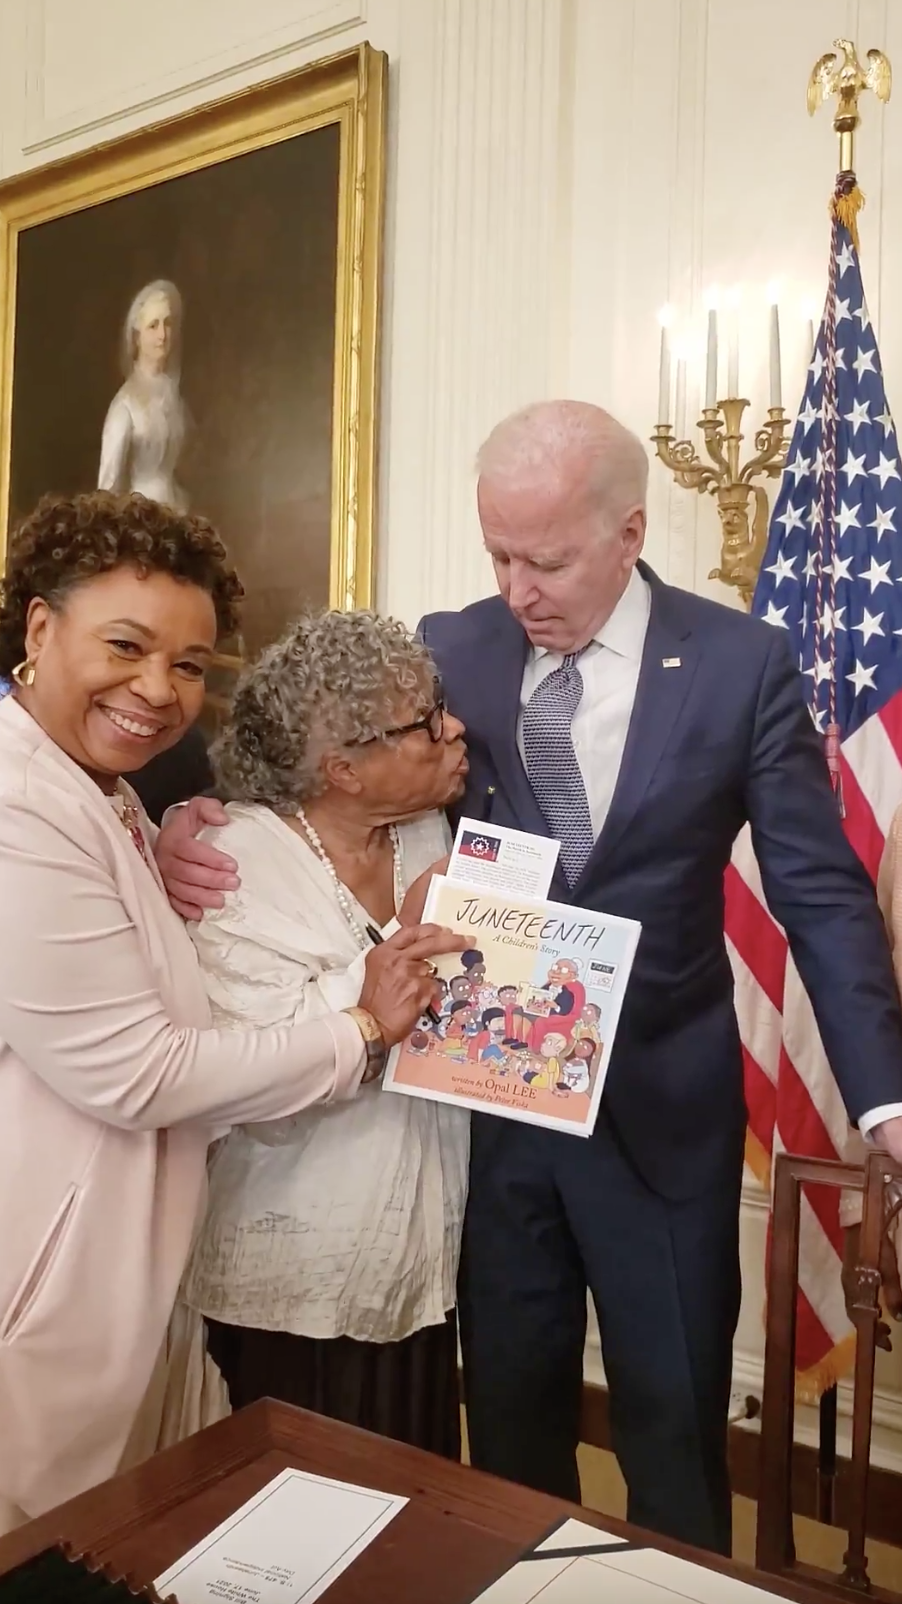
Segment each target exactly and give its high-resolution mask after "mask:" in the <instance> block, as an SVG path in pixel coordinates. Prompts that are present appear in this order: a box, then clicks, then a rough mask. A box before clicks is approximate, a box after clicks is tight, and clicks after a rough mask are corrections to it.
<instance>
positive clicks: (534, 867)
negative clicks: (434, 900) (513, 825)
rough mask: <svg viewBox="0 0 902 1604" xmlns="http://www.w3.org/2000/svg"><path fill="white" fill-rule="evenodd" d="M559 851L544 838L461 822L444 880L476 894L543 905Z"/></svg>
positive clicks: (473, 821)
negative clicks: (524, 899)
mask: <svg viewBox="0 0 902 1604" xmlns="http://www.w3.org/2000/svg"><path fill="white" fill-rule="evenodd" d="M560 850H561V843H560V841H553V840H551V839H550V837H548V836H545V835H529V834H528V833H527V832H526V831H525V830H509V829H508V828H507V826H506V825H504V824H480V823H479V821H478V819H461V821H460V824H459V825H458V826H457V835H456V836H455V837H454V846H453V847H452V848H451V861H450V863H449V864H448V872H447V874H446V876H445V878H446V879H447V880H453V881H454V883H455V884H456V885H462V886H473V887H474V888H475V889H476V890H478V891H503V892H507V894H508V895H509V896H516V897H528V898H530V899H531V900H532V901H533V902H545V901H547V898H548V893H549V891H550V889H551V878H552V875H553V874H554V869H555V864H556V863H557V860H558V854H559V852H560Z"/></svg>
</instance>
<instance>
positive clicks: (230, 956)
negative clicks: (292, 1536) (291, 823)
mask: <svg viewBox="0 0 902 1604" xmlns="http://www.w3.org/2000/svg"><path fill="white" fill-rule="evenodd" d="M228 812H229V815H230V823H229V824H228V825H227V826H226V827H225V828H224V829H221V830H216V831H205V832H204V835H205V838H206V839H207V840H208V841H210V842H211V843H212V844H214V845H216V846H217V847H219V848H220V850H221V851H223V852H227V853H229V854H230V856H231V857H233V858H234V859H235V861H236V862H237V864H238V872H239V874H240V875H241V889H240V890H239V891H235V892H230V893H229V894H228V896H227V897H226V906H225V907H224V908H222V909H219V910H211V911H209V912H207V913H206V914H205V915H204V918H203V919H202V921H201V923H200V924H199V925H194V926H192V927H191V931H192V935H193V938H194V944H195V947H196V949H197V954H198V957H199V959H200V964H201V969H202V971H203V976H204V980H205V981H206V986H207V991H208V994H209V997H210V1004H211V1008H212V1012H213V1017H214V1020H215V1022H216V1023H217V1024H218V1025H219V1026H224V1027H229V1026H232V1027H235V1026H243V1027H245V1028H246V1027H248V1026H253V1025H258V1026H264V1025H269V1024H281V1023H286V1022H297V1021H299V1020H301V1019H312V1018H316V1017H317V1016H318V1015H321V1014H325V1013H328V1012H329V1011H330V1010H333V1009H342V1008H347V1007H351V1006H353V1004H355V1003H356V1002H357V1000H358V998H359V996H360V990H361V986H362V984H363V972H364V956H365V955H364V954H363V953H361V951H360V948H359V946H358V942H357V938H356V937H355V936H354V934H353V933H352V931H351V929H350V928H349V925H348V921H347V918H346V917H345V915H344V913H343V912H342V909H341V907H340V905H339V902H338V898H337V897H336V895H335V888H334V885H333V883H332V880H331V879H330V876H329V875H328V873H327V871H326V869H325V868H324V866H323V864H322V863H321V862H320V860H319V858H318V857H317V856H316V855H315V854H314V853H313V852H312V851H311V849H310V847H309V846H308V845H307V843H306V842H305V841H304V840H303V839H302V838H301V837H300V836H299V835H297V834H295V832H294V831H293V830H290V829H288V827H287V826H286V825H285V824H284V823H283V822H282V820H281V819H278V818H277V817H276V815H275V814H274V813H271V812H270V810H269V809H268V808H265V807H244V806H237V805H235V804H232V805H230V806H229V809H228ZM398 836H399V840H400V847H401V869H402V878H403V881H404V884H405V885H410V884H411V882H412V881H413V880H414V879H416V877H417V876H418V875H419V874H422V873H423V871H424V870H425V869H428V868H429V867H430V866H431V865H432V864H433V863H435V862H436V861H437V859H439V858H440V857H442V856H443V855H444V854H445V852H447V850H448V846H449V844H450V843H449V838H448V833H447V826H446V824H445V822H444V818H443V817H442V816H441V815H439V814H437V813H433V814H431V815H429V816H428V817H426V818H423V819H418V820H415V821H413V822H412V823H410V824H402V825H400V826H399V829H398ZM349 895H350V893H349ZM351 901H352V905H353V906H354V911H355V914H356V917H357V919H358V920H359V922H360V923H361V924H362V925H365V924H366V923H367V922H371V918H370V915H369V914H368V913H366V911H365V910H364V909H363V908H361V907H360V906H359V904H356V903H355V901H354V898H353V897H352V898H351ZM388 929H389V927H388V926H386V932H387V931H388ZM469 1122H470V1120H469V1114H468V1113H467V1112H466V1110H465V1109H460V1108H450V1107H446V1106H444V1105H442V1104H440V1103H429V1102H426V1101H425V1100H423V1099H421V1098H417V1097H400V1096H398V1095H397V1094H396V1093H394V1092H388V1091H383V1090H382V1087H381V1085H380V1084H374V1085H372V1086H364V1087H363V1088H362V1089H361V1091H360V1093H359V1095H358V1097H357V1098H356V1100H355V1101H353V1102H345V1103H342V1105H341V1108H340V1110H339V1108H338V1105H337V1104H336V1105H334V1106H329V1107H317V1108H315V1109H310V1110H308V1111H305V1113H303V1114H302V1115H300V1116H299V1117H297V1118H295V1117H292V1118H291V1119H284V1120H278V1121H276V1122H274V1123H271V1124H268V1125H244V1126H238V1127H236V1128H235V1129H234V1130H233V1131H232V1132H231V1134H230V1135H229V1136H228V1137H227V1138H226V1140H225V1141H224V1142H222V1143H221V1145H220V1146H219V1148H218V1149H217V1150H216V1153H215V1154H214V1156H213V1158H212V1160H211V1163H210V1188H209V1203H208V1208H207V1215H206V1219H205V1221H204V1225H203V1227H202V1229H201V1231H200V1234H199V1237H198V1240H197V1242H196V1244H195V1248H194V1252H193V1254H192V1257H191V1260H190V1262H189V1265H188V1269H187V1271H186V1274H185V1279H184V1282H183V1286H182V1297H183V1299H184V1301H185V1302H186V1303H187V1304H188V1305H189V1307H190V1308H192V1309H193V1310H195V1311H196V1312H198V1313H200V1314H203V1315H206V1316H208V1317H210V1318H212V1319H214V1320H220V1321H223V1322H224V1323H225V1324H227V1325H241V1326H253V1327H257V1328H259V1329H262V1330H265V1331H290V1332H295V1333H296V1334H299V1335H301V1336H307V1337H321V1338H322V1337H339V1336H348V1337H355V1338H357V1339H358V1340H360V1341H368V1342H396V1341H399V1340H400V1339H401V1338H404V1337H408V1336H410V1335H411V1334H412V1333H413V1332H414V1331H418V1330H420V1329H421V1328H422V1327H424V1326H432V1325H440V1324H441V1323H442V1321H443V1320H444V1318H445V1314H446V1312H447V1311H448V1310H449V1309H452V1308H453V1307H454V1304H455V1285H456V1280H457V1263H458V1257H459V1252H460V1238H461V1229H462V1225H463V1213H464V1204H465V1201H466V1189H467V1164H468V1158H469Z"/></svg>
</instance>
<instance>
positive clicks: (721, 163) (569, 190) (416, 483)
mask: <svg viewBox="0 0 902 1604" xmlns="http://www.w3.org/2000/svg"><path fill="white" fill-rule="evenodd" d="M839 33H842V34H847V35H848V36H849V37H851V38H853V39H856V40H857V41H858V43H859V46H860V48H861V49H867V48H868V47H870V46H872V45H878V46H881V47H882V48H884V49H885V50H886V51H887V52H888V54H889V56H890V59H891V60H894V61H895V64H896V66H897V68H898V67H900V66H902V4H900V3H899V0H757V4H755V5H754V6H750V5H749V4H748V3H747V0H155V4H154V6H153V7H152V8H151V7H147V6H146V5H144V4H143V3H139V0H0V173H2V174H3V175H8V174H11V173H13V172H16V171H19V170H21V169H22V168H25V167H28V166H32V165H37V164H40V163H43V162H46V161H48V160H52V159H54V158H56V157H60V156H63V155H65V154H66V153H68V152H72V151H75V150H79V149H83V148H84V147H86V146H88V145H91V144H94V143H97V142H99V141H106V140H109V139H113V138H115V137H117V136H118V135H119V134H122V133H125V132H127V131H129V130H131V129H134V128H136V127H139V126H141V125H143V124H144V123H147V122H149V121H155V120H158V119H160V118H162V117H165V116H168V115H171V114H173V113H176V112H179V111H182V110H185V109H188V108H190V107H192V106H194V105H197V104H200V103H202V102H203V101H205V100H209V99H212V98H215V97H217V96H220V95H222V94H225V93H229V92H232V91H234V90H237V89H239V88H241V87H243V86H245V85H249V84H251V83H255V82H258V81H261V80H262V79H264V78H266V77H267V76H271V75H273V74H276V73H281V72H285V71H287V70H289V69H290V68H291V67H293V66H299V65H301V64H303V63H305V62H307V61H310V60H313V59H315V58H316V57H317V56H320V55H323V54H326V53H333V52H335V51H337V50H340V49H344V48H347V47H349V46H351V45H354V44H356V43H358V42H359V41H361V40H363V39H368V40H369V41H370V42H371V43H372V44H373V45H375V46H377V47H378V48H381V49H384V50H386V51H387V52H388V53H389V56H390V58H391V63H392V73H391V131H390V142H391V152H390V165H389V196H388V208H389V216H388V229H387V317H386V323H385V363H384V395H383V430H382V442H381V465H382V488H381V513H380V530H379V542H380V544H379V600H380V604H381V605H382V606H383V607H386V608H388V609H390V610H392V611H393V612H396V613H398V614H400V615H401V616H403V617H405V618H406V619H407V620H408V621H410V622H415V621H416V619H417V618H418V617H419V615H420V614H421V613H422V612H423V611H424V610H425V609H427V608H429V607H431V606H435V605H437V604H439V603H443V604H444V605H447V606H458V605H462V604H464V603H466V602H467V601H469V600H472V599H473V598H474V597H475V596H477V595H480V594H483V593H485V592H487V591H488V590H489V589H490V587H491V577H490V574H489V573H488V571H487V567H486V563H485V561H484V558H483V557H482V555H481V552H480V543H479V538H478V528H477V525H476V520H475V513H474V505H473V486H472V476H471V464H472V460H473V456H474V453H475V450H476V447H477V446H478V444H479V441H480V439H481V438H482V437H483V435H484V434H485V432H486V431H487V429H488V428H489V427H490V426H491V425H492V423H493V422H495V421H496V420H497V419H498V418H499V417H501V416H502V415H503V414H504V413H505V412H506V411H508V410H510V409H511V408H513V407H515V406H517V405H519V404H521V403H523V402H526V401H528V400H531V399H535V398H537V397H540V396H544V395H550V394H559V395H560V394H570V395H575V396H580V397H585V398H587V399H592V400H597V401H600V402H602V403H603V404H605V405H608V406H610V407H611V409H612V410H614V411H615V412H616V413H617V414H618V415H619V416H620V417H621V418H622V419H623V420H624V421H625V422H626V423H628V424H630V425H631V426H632V427H633V428H634V429H636V430H637V432H638V433H639V434H641V435H642V436H643V437H647V436H648V435H649V433H650V431H651V429H652V428H653V426H654V424H655V422H656V421H657V419H656V417H655V410H656V397H657V342H658V330H657V325H656V321H655V315H656V311H657V309H658V308H659V307H660V306H661V305H662V304H663V303H665V302H671V303H673V304H674V305H675V307H676V308H677V310H678V312H679V314H680V315H681V317H682V318H684V319H686V320H688V322H689V323H690V324H691V325H692V326H693V327H694V328H696V329H697V328H698V326H699V321H700V318H701V313H702V296H703V292H704V289H705V286H707V285H709V284H711V283H720V284H722V285H723V284H733V283H737V282H741V283H742V284H743V285H744V287H745V289H744V295H745V302H744V304H745V306H746V308H747V311H746V314H745V324H744V330H743V334H744V345H743V373H744V375H747V376H748V379H749V382H750V389H749V391H747V393H750V394H751V397H752V399H753V402H754V407H753V422H754V420H755V419H757V418H758V417H760V416H762V415H763V410H764V407H765V404H766V396H765V394H764V391H763V363H764V356H765V349H766V348H765V329H764V309H763V299H762V297H763V289H764V286H765V284H766V283H767V281H768V280H770V279H772V278H775V277H776V278H779V279H781V280H782V281H783V284H784V291H785V302H784V350H785V353H786V357H787V374H786V381H787V382H786V404H787V406H792V405H794V402H795V399H796V396H795V394H794V392H797V391H798V390H799V389H800V387H801V378H802V367H803V353H802V342H803V324H802V319H801V316H800V312H799V302H800V300H801V299H802V297H803V296H815V297H821V298H822V296H823V290H824V280H825V270H826V248H827V215H826V203H827V198H828V195H829V191H830V187H831V183H832V177H833V172H834V166H835V144H834V136H833V134H832V131H831V128H830V119H829V116H828V114H827V113H826V112H822V113H820V114H819V117H818V119H817V120H816V121H815V122H813V123H809V121H808V118H807V115H806V112H805V85H806V81H807V76H808V72H809V70H810V68H811V66H812V64H813V62H814V60H815V59H816V57H817V56H818V55H820V54H821V52H822V51H823V50H825V49H828V48H829V47H830V43H831V41H832V39H833V38H834V37H835V36H836V35H837V34H839ZM858 168H859V174H860V178H861V181H862V184H863V187H864V189H865V191H866V193H867V196H868V201H869V204H868V206H867V208H866V211H865V213H864V216H863V221H862V245H863V258H864V267H865V278H866V284H867V287H868V293H869V300H870V304H871V310H872V314H873V317H874V321H875V324H876V327H877V332H878V337H879V339H880V343H881V350H882V355H883V361H884V368H885V371H886V375H887V384H888V388H889V392H890V399H891V400H892V395H893V393H894V392H895V393H896V394H897V395H898V394H900V393H902V301H900V297H899V296H898V294H897V295H893V294H892V293H891V291H892V288H893V287H894V286H898V284H899V283H900V282H902V93H900V92H899V91H898V90H897V95H896V100H895V102H893V103H891V105H890V106H889V108H888V109H886V110H880V109H879V108H878V107H877V106H876V105H874V104H873V103H871V104H866V105H865V127H864V131H863V133H862V136H861V139H860V148H859V160H858ZM697 378H698V374H697V373H696V375H695V376H694V377H692V376H691V382H690V389H689V403H690V413H692V412H693V410H694V408H695V406H696V405H697V404H698V390H697ZM742 388H743V389H745V388H746V387H745V383H743V386H742ZM718 544H719V543H718V524H717V518H716V515H715V513H714V510H713V508H712V506H711V505H710V503H709V502H707V501H706V502H705V503H704V504H702V503H701V502H700V498H699V497H698V496H696V495H692V494H690V493H688V492H683V491H679V490H677V489H675V488H674V487H673V485H672V483H671V481H670V479H669V477H668V475H667V474H666V473H665V472H664V470H663V469H662V468H660V466H658V465H655V466H654V467H653V470H652V487H651V527H650V534H649V547H648V550H649V555H650V557H651V560H652V562H653V563H654V564H655V566H656V567H657V568H658V569H659V571H660V572H661V573H662V574H663V575H664V576H665V577H667V578H669V579H671V580H672V581H674V582H676V583H677V584H682V585H685V586H688V587H690V588H693V589H699V590H710V591H711V592H712V593H713V594H720V595H721V596H722V598H723V599H725V600H729V599H730V598H729V597H728V596H727V595H726V594H725V593H724V592H723V591H721V590H719V588H718V587H716V586H712V585H710V584H709V582H708V580H707V577H706V576H707V574H708V571H709V569H710V568H711V567H712V566H713V563H714V561H715V557H716V553H717V550H718ZM743 1213H744V1224H743V1233H744V1234H743V1258H744V1266H745V1272H746V1296H745V1301H744V1305H743V1316H742V1322H741V1326H740V1332H739V1339H738V1344H737V1358H736V1374H737V1380H738V1381H739V1382H740V1383H741V1385H742V1387H743V1388H746V1389H747V1390H751V1391H755V1390H756V1389H757V1388H758V1387H759V1385H760V1369H761V1357H762V1340H761V1319H760V1314H761V1308H762V1301H763V1291H762V1276H761V1267H762V1263H763V1245H764V1227H765V1219H766V1215H765V1210H764V1204H763V1200H762V1199H761V1198H760V1196H758V1195H757V1194H756V1191H755V1188H754V1186H752V1185H751V1184H750V1185H749V1187H748V1188H747V1198H746V1202H745V1204H744V1211H743ZM587 1371H588V1373H589V1374H590V1375H592V1376H596V1377H597V1376H598V1375H600V1369H599V1358H598V1353H597V1343H595V1342H594V1341H592V1340H590V1346H589V1351H588V1355H587ZM881 1383H882V1385H881V1394H880V1397H879V1399H878V1409H877V1414H878V1451H879V1455H880V1456H881V1457H882V1458H883V1459H884V1460H885V1461H886V1462H887V1463H894V1464H895V1465H896V1466H897V1467H902V1362H900V1360H899V1358H898V1357H897V1356H895V1357H894V1358H893V1359H892V1360H891V1361H889V1363H887V1364H884V1366H883V1369H882V1372H881ZM801 1424H802V1430H803V1431H806V1430H807V1431H810V1430H811V1429H812V1425H813V1422H812V1420H811V1418H810V1417H808V1418H807V1420H805V1419H803V1421H802V1423H801Z"/></svg>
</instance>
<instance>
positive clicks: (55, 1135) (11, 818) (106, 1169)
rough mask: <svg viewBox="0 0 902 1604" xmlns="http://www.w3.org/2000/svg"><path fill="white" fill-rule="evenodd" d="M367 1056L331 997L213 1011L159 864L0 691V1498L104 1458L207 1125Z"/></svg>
mask: <svg viewBox="0 0 902 1604" xmlns="http://www.w3.org/2000/svg"><path fill="white" fill-rule="evenodd" d="M147 833H148V839H150V837H151V836H152V827H151V826H150V825H149V824H148V825H147ZM364 1063H365V1055H364V1049H363V1043H362V1041H361V1037H360V1033H359V1031H358V1029H357V1026H356V1025H355V1024H354V1022H353V1021H352V1020H351V1019H350V1018H349V1017H348V1016H347V1015H343V1014H340V1015H332V1016H330V1017H328V1018H326V1019H321V1020H317V1021H314V1022H309V1023H306V1024H303V1025H287V1026H280V1027H275V1028H273V1029H270V1030H261V1031H257V1032H251V1031H218V1030H213V1029H211V1028H210V1013H209V1007H208V1003H207V998H206V993H205V990H204V986H203V983H202V980H201V977H200V972H199V970H198V966H197V961H196V959H195V955H194V949H193V946H192V944H191V940H190V938H189V936H188V934H187V932H186V931H185V929H184V928H183V926H182V923H181V921H180V920H179V919H178V918H177V916H176V915H175V914H174V913H173V911H172V909H171V908H170V906H169V903H168V902H167V900H166V896H165V893H164V891H163V888H162V884H161V882H160V880H159V877H158V875H157V873H156V867H155V865H151V866H150V867H149V866H148V865H147V864H146V863H145V862H144V860H143V859H142V857H141V855H140V853H139V852H138V850H137V848H136V847H135V845H134V843H133V842H132V840H131V839H130V837H129V836H128V834H127V833H126V831H125V829H124V828H123V826H122V824H121V822H120V820H119V818H118V817H117V815H116V813H115V812H114V809H113V807H112V805H111V803H110V801H109V799H108V798H106V797H105V796H103V795H102V794H101V792H100V791H99V790H98V788H97V787H96V786H95V785H94V784H93V782H92V781H91V780H89V779H88V777H87V776H86V775H85V774H84V773H83V772H82V771H81V770H80V769H79V768H78V767H77V766H76V765H75V764H74V763H72V762H71V761H70V759H69V758H67V757H66V756H65V754H64V753H63V752H61V751H60V749H59V748H58V747H56V746H54V744H53V743H52V742H51V741H50V740H49V739H48V737H47V736H46V735H45V734H44V732H43V731H42V730H41V729H40V728H39V726H38V725H37V724H35V723H34V721H33V720H32V719H31V718H30V717H29V716H28V714H27V713H25V711H24V710H23V709H22V708H21V707H20V706H19V704H18V703H17V702H16V701H15V699H14V698H13V697H12V696H8V697H6V699H5V700H4V701H3V702H0V1508H2V1506H3V1504H4V1502H5V1503H6V1504H7V1505H9V1504H11V1505H13V1506H18V1507H19V1508H20V1509H21V1510H22V1511H24V1512H25V1513H26V1514H27V1515H29V1516H34V1515H38V1514H40V1513H42V1512H43V1511H44V1510H46V1509H49V1508H51V1507H52V1506H54V1505H55V1504H58V1503H60V1502H61V1501H62V1500H64V1499H68V1498H71V1497H73V1496H74V1495H75V1494H76V1493H79V1492H82V1491H84V1489H85V1488H87V1487H90V1486H93V1485H94V1484H96V1483H97V1482H99V1481H102V1480H104V1479H105V1478H106V1477H108V1476H110V1475H113V1474H114V1473H115V1471H116V1469H117V1466H118V1464H119V1461H120V1459H121V1457H122V1454H123V1451H124V1448H125V1445H126V1440H127V1438H128V1435H129V1431H130V1428H131V1426H132V1423H133V1421H134V1418H135V1415H136V1413H137V1410H138V1408H139V1406H140V1403H141V1401H142V1399H143V1396H144V1392H145V1390H146V1388H147V1385H148V1383H149V1381H150V1377H151V1372H152V1370H153V1366H154V1363H155V1361H156V1359H157V1355H158V1353H159V1350H160V1347H161V1344H162V1341H163V1338H164V1335H165V1330H166V1325H167V1322H168V1319H169V1316H170V1313H171V1310H172V1306H173V1302H174V1300H175V1295H176V1291H177V1288H178V1285H179V1281H180V1279H181V1275H182V1271H183V1269H184V1265H185V1261H186V1258H187V1254H188V1250H189V1247H190V1244H191V1238H192V1233H193V1231H194V1228H195V1223H196V1220H197V1217H198V1213H199V1209H200V1207H201V1204H202V1202H203V1198H204V1187H205V1173H206V1153H207V1147H208V1144H209V1143H210V1141H211V1140H212V1139H213V1137H214V1136H215V1135H216V1134H218V1133H221V1132H222V1131H223V1130H224V1129H226V1128H228V1127H229V1126H230V1125H232V1124H244V1123H252V1122H254V1121H258V1120H270V1119H279V1118H281V1117H282V1116H284V1115H287V1114H291V1113H293V1112H295V1111H296V1110H298V1109H300V1108H303V1107H306V1106H308V1105H309V1104H311V1103H314V1102H319V1101H326V1102H328V1101H331V1100H334V1099H340V1098H344V1097H352V1096H353V1095H354V1094H355V1093H356V1090H357V1087H358V1084H359V1081H360V1077H361V1074H362V1072H363V1067H364Z"/></svg>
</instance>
